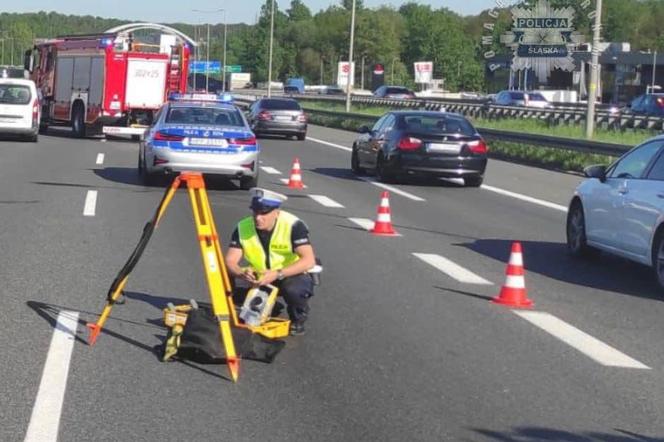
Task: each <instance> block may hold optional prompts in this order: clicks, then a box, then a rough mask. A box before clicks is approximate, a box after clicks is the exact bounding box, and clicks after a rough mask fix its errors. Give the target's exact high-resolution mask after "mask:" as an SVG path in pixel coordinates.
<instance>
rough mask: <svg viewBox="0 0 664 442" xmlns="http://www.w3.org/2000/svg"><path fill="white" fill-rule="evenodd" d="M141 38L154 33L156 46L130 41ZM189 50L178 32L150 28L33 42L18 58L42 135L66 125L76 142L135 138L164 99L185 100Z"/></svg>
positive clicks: (189, 44) (144, 25)
mask: <svg viewBox="0 0 664 442" xmlns="http://www.w3.org/2000/svg"><path fill="white" fill-rule="evenodd" d="M144 30H150V31H152V32H153V33H154V31H158V32H160V33H161V34H160V35H159V37H160V41H159V44H156V37H155V38H153V41H155V42H154V43H145V42H141V41H139V39H138V38H135V37H134V35H135V33H136V32H137V31H142V33H146V31H144ZM150 31H148V32H150ZM195 45H196V43H195V42H194V41H193V40H191V39H190V38H189V37H187V36H186V35H184V34H182V33H181V32H179V31H177V30H175V29H172V28H170V27H168V26H163V25H158V24H153V23H135V24H129V25H123V26H118V27H116V28H113V29H109V30H108V31H106V32H104V33H101V34H94V35H70V36H62V37H57V38H53V39H47V40H36V41H35V45H34V47H33V48H32V49H31V50H28V51H26V53H25V68H26V69H27V70H28V71H29V72H30V78H31V79H32V80H33V81H34V82H35V84H36V85H37V89H38V91H39V92H40V96H41V97H40V98H41V104H42V119H41V121H42V123H41V126H42V129H45V128H46V127H47V126H48V125H68V126H71V127H72V131H73V133H74V135H75V136H76V137H84V136H86V135H92V134H99V133H102V132H103V133H109V134H132V135H134V136H139V135H141V134H142V133H143V132H144V130H145V129H144V128H145V126H147V125H150V124H151V123H152V120H153V117H154V115H155V114H156V112H157V110H159V108H160V107H161V105H162V104H163V103H164V101H165V100H166V99H167V97H168V94H170V93H173V92H176V93H185V92H187V75H188V66H189V56H190V52H191V49H192V47H194V46H195Z"/></svg>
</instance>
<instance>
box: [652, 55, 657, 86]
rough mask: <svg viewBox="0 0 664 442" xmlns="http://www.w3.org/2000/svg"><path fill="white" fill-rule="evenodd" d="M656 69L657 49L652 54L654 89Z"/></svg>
mask: <svg viewBox="0 0 664 442" xmlns="http://www.w3.org/2000/svg"><path fill="white" fill-rule="evenodd" d="M656 71H657V51H656V50H655V53H654V54H653V56H652V90H653V91H654V90H655V72H656Z"/></svg>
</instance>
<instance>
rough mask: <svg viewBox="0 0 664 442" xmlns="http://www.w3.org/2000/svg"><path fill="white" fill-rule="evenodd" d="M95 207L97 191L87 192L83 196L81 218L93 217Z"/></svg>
mask: <svg viewBox="0 0 664 442" xmlns="http://www.w3.org/2000/svg"><path fill="white" fill-rule="evenodd" d="M96 206H97V191H96V190H88V193H87V195H86V196H85V207H84V208H83V216H95V210H96Z"/></svg>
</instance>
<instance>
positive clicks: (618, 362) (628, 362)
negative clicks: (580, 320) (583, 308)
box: [512, 310, 650, 370]
mask: <svg viewBox="0 0 664 442" xmlns="http://www.w3.org/2000/svg"><path fill="white" fill-rule="evenodd" d="M512 311H513V312H514V313H515V314H516V315H517V316H520V317H522V318H523V319H525V320H526V321H528V322H530V323H531V324H534V325H536V326H537V327H539V328H541V329H542V330H544V331H545V332H547V333H549V334H551V335H553V336H555V337H556V338H558V339H560V340H561V341H563V342H564V343H566V344H567V345H570V346H572V347H573V348H575V349H577V350H579V351H580V352H581V353H583V354H585V355H586V356H588V357H590V358H591V359H593V360H595V361H596V362H599V363H600V364H602V365H606V366H609V367H623V368H640V369H646V370H649V369H650V367H648V366H647V365H644V364H642V363H641V362H639V361H637V360H636V359H632V358H630V357H629V356H627V355H626V354H624V353H621V352H620V351H618V350H616V349H615V348H613V347H611V346H610V345H607V344H605V343H603V342H602V341H600V340H599V339H596V338H594V337H592V336H590V335H589V334H587V333H584V332H582V331H581V330H579V329H578V328H576V327H574V326H572V325H570V324H568V323H566V322H565V321H563V320H561V319H558V318H557V317H555V316H553V315H550V314H549V313H545V312H536V311H524V310H512Z"/></svg>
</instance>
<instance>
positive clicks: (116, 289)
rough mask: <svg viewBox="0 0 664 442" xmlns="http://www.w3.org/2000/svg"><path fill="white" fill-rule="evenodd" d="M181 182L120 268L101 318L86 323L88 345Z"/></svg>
mask: <svg viewBox="0 0 664 442" xmlns="http://www.w3.org/2000/svg"><path fill="white" fill-rule="evenodd" d="M180 183H181V179H180V177H179V176H178V177H176V178H175V179H174V180H173V182H172V183H171V186H170V187H169V188H168V189H167V190H166V192H165V193H164V197H163V198H162V200H161V202H160V203H159V207H157V211H156V212H155V215H154V216H153V218H152V220H150V222H149V223H148V224H147V225H146V227H145V229H144V230H143V235H142V236H141V239H140V241H139V242H138V246H136V249H135V250H134V252H133V253H132V254H131V256H130V257H129V260H128V261H127V263H126V264H125V265H124V267H123V268H122V270H120V273H119V274H118V276H117V277H116V279H115V280H114V281H113V284H112V285H111V289H110V290H109V292H110V293H109V294H108V296H107V301H106V305H105V306H104V310H103V311H102V312H101V315H99V319H98V320H97V322H96V323H94V324H92V323H90V322H88V323H87V324H86V326H87V327H88V329H90V335H89V337H88V345H90V346H93V345H95V342H97V337H98V336H99V333H101V329H102V328H103V327H104V324H105V323H106V320H107V319H108V317H109V316H110V314H111V310H112V309H113V305H114V304H115V303H116V302H117V300H118V299H119V298H120V296H121V295H122V291H123V290H124V287H125V285H126V284H127V279H128V278H129V274H130V273H131V271H132V270H133V269H134V266H135V265H136V263H137V262H138V260H139V259H140V257H141V255H142V254H143V250H144V249H145V246H147V243H148V241H149V240H150V236H151V235H152V232H153V231H154V229H156V228H157V226H158V225H159V221H160V220H161V217H162V216H163V215H164V212H165V211H166V207H168V204H169V203H170V202H171V200H172V199H173V196H174V195H175V191H176V190H177V189H178V187H180Z"/></svg>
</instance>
